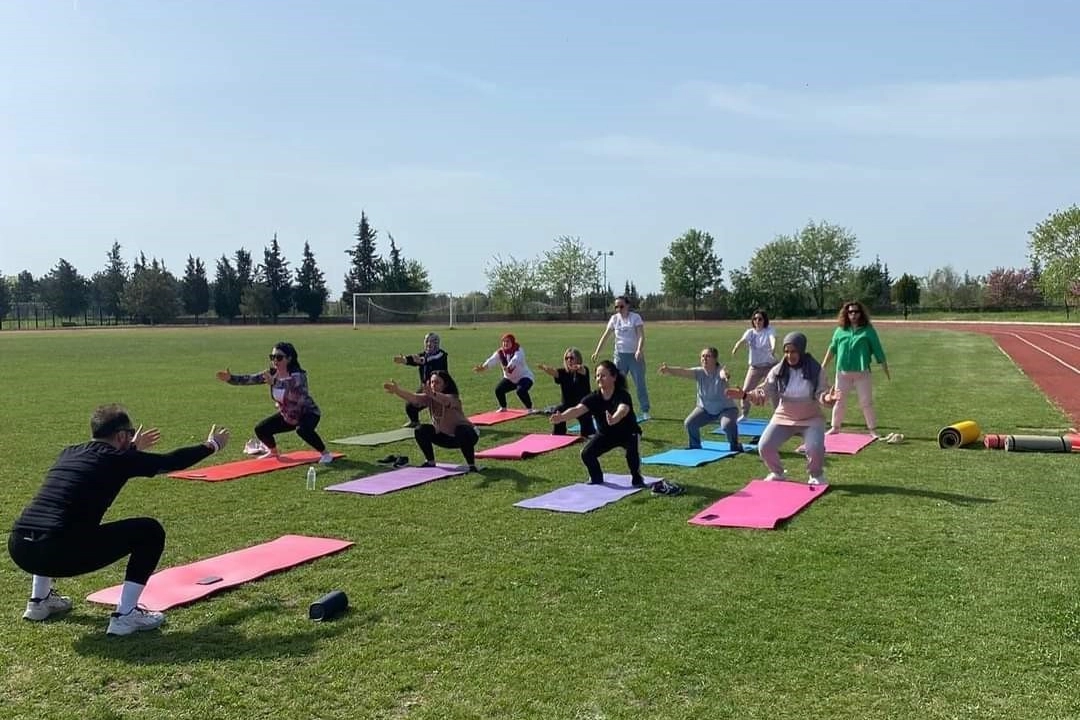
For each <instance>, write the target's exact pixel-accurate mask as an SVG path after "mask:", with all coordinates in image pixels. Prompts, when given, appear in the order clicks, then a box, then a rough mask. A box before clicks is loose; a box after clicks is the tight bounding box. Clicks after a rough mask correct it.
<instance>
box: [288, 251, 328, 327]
mask: <svg viewBox="0 0 1080 720" xmlns="http://www.w3.org/2000/svg"><path fill="white" fill-rule="evenodd" d="M329 298H330V290H329V289H327V287H326V280H325V278H324V276H323V272H322V270H320V269H319V266H318V265H316V264H315V255H314V254H313V253H312V252H311V246H310V245H309V244H308V243H306V242H305V243H304V259H303V260H302V261H301V262H300V268H299V269H298V270H297V271H296V309H297V310H299V311H300V312H302V313H304V314H305V315H307V317H308V320H310V321H312V322H315V321H316V320H318V319H319V316H320V315H322V312H323V308H324V307H325V306H326V301H327V300H328V299H329Z"/></svg>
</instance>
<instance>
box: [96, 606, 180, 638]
mask: <svg viewBox="0 0 1080 720" xmlns="http://www.w3.org/2000/svg"><path fill="white" fill-rule="evenodd" d="M163 622H165V614H164V613H159V612H154V611H152V610H147V609H146V608H141V607H137V608H135V609H134V610H132V611H131V612H129V613H125V614H124V615H121V614H120V613H115V612H114V613H113V614H112V616H111V617H110V618H109V629H108V630H106V631H105V634H106V635H130V634H131V633H134V632H140V631H142V630H154V629H156V628H159V627H161V624H162V623H163Z"/></svg>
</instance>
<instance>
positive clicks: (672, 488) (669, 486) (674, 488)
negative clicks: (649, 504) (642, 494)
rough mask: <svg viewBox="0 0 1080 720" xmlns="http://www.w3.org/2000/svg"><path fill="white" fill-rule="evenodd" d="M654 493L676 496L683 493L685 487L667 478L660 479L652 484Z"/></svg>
mask: <svg viewBox="0 0 1080 720" xmlns="http://www.w3.org/2000/svg"><path fill="white" fill-rule="evenodd" d="M652 493H653V495H667V496H669V497H674V496H675V495H682V493H683V488H682V486H681V485H676V484H675V483H670V482H668V481H667V480H658V481H656V482H654V483H653V484H652Z"/></svg>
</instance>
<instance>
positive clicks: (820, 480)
mask: <svg viewBox="0 0 1080 720" xmlns="http://www.w3.org/2000/svg"><path fill="white" fill-rule="evenodd" d="M806 484H807V485H811V486H814V485H824V484H825V473H821V474H820V475H811V476H810V479H809V480H808V481H807V482H806Z"/></svg>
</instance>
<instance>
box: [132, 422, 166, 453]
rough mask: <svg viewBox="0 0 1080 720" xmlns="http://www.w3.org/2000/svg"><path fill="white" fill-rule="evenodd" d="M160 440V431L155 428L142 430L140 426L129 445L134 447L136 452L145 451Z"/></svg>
mask: <svg viewBox="0 0 1080 720" xmlns="http://www.w3.org/2000/svg"><path fill="white" fill-rule="evenodd" d="M160 439H161V431H160V430H158V429H157V428H149V429H147V430H144V429H143V426H142V425H140V426H139V429H138V430H136V431H135V435H134V437H132V438H131V444H132V445H134V446H135V449H136V450H146V449H147V448H152V447H154V445H157V441H158V440H160Z"/></svg>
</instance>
